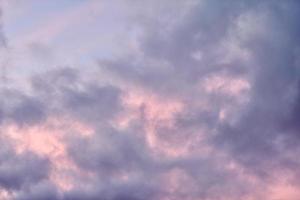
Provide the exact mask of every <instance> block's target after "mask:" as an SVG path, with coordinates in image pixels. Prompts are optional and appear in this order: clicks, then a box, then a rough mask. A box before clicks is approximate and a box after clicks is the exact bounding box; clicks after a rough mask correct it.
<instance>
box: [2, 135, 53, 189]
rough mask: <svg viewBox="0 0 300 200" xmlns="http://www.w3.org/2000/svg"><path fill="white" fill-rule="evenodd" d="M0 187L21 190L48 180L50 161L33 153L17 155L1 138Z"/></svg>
mask: <svg viewBox="0 0 300 200" xmlns="http://www.w3.org/2000/svg"><path fill="white" fill-rule="evenodd" d="M1 139H2V140H1V151H0V186H1V187H3V188H5V189H8V190H19V189H21V188H26V187H28V186H30V185H34V184H36V183H38V182H39V181H41V180H43V179H47V178H48V172H49V161H48V160H47V159H46V158H42V157H39V156H37V155H35V154H33V153H31V152H23V153H21V154H16V153H15V152H14V150H13V149H12V147H11V146H10V145H8V144H6V143H7V141H5V138H4V137H2V136H1Z"/></svg>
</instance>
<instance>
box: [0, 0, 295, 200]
mask: <svg viewBox="0 0 300 200" xmlns="http://www.w3.org/2000/svg"><path fill="white" fill-rule="evenodd" d="M145 3H146V2H145ZM148 4H149V6H146V7H143V6H141V5H140V4H136V5H135V6H133V7H132V8H131V10H130V13H129V16H131V17H129V18H130V19H127V20H129V21H128V23H129V24H132V26H136V28H137V29H138V30H139V34H138V36H136V38H135V40H136V45H137V49H138V51H136V49H135V50H132V49H130V50H128V53H127V54H126V55H124V56H119V57H115V58H111V59H106V60H102V59H99V60H98V65H99V69H98V70H99V71H97V73H99V74H101V76H99V77H101V78H99V77H96V78H95V76H96V75H98V74H94V75H95V76H88V75H90V74H89V73H87V70H86V69H83V68H79V69H78V68H76V69H75V68H74V67H56V69H51V70H46V71H45V72H43V73H39V74H35V75H33V76H32V77H31V78H30V79H28V80H26V81H25V82H26V84H27V85H28V87H27V89H26V90H24V91H22V90H21V89H20V88H19V87H18V85H14V84H12V87H11V88H5V89H2V90H1V94H2V97H4V100H3V101H2V102H1V103H2V104H1V107H0V122H1V124H0V125H1V126H0V128H1V142H0V143H1V144H2V143H3V145H4V144H5V143H9V145H7V146H5V148H1V150H0V186H1V187H3V188H4V189H5V191H8V193H9V195H10V197H11V199H16V200H27V199H53V200H55V199H57V200H68V199H78V200H81V199H91V200H92V199H108V200H119V199H123V200H125V199H134V200H145V199H149V200H150V199H174V200H176V199H188V200H194V199H205V200H217V199H224V200H226V199H232V200H235V199H236V200H238V199H267V200H275V199H278V198H282V199H293V198H294V197H295V196H297V194H298V191H299V181H298V180H297V179H298V177H299V172H298V168H299V166H300V163H299V161H298V159H297V158H298V157H299V155H300V149H299V147H298V146H299V145H298V144H299V134H298V129H299V125H298V124H297V120H298V118H299V114H298V110H299V101H298V100H299V69H298V68H299V55H298V54H299V39H298V35H299V34H300V33H299V31H300V29H299V27H298V24H297V19H298V18H299V14H300V5H299V3H298V2H297V1H284V2H283V1H282V2H281V1H268V0H265V1H252V2H249V1H239V2H236V1H229V2H226V3H225V2H220V1H214V0H213V1H208V0H207V1H185V2H177V3H174V1H164V2H163V4H162V5H160V4H158V3H157V2H156V1H153V2H147V5H148ZM180 10H182V13H181V14H177V13H178V12H179V11H180ZM130 20H131V21H130ZM104 76H106V78H105V80H102V78H103V77H104ZM2 141H3V142H2ZM45 146H46V147H45ZM11 166H13V167H11ZM32 169H40V170H32ZM0 195H1V193H0ZM0 197H1V196H0ZM294 199H295V198H294Z"/></svg>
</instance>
